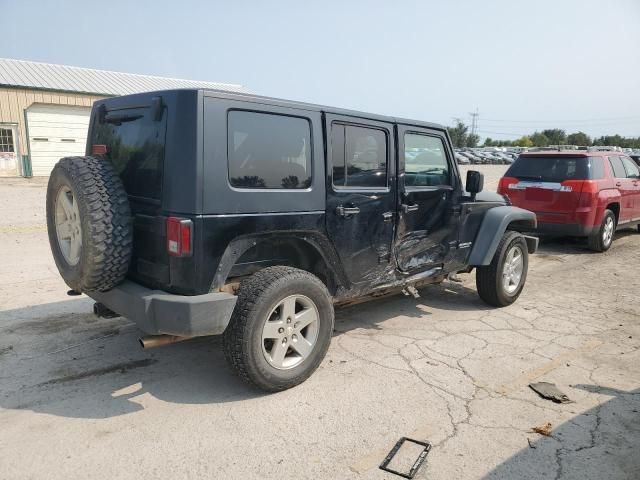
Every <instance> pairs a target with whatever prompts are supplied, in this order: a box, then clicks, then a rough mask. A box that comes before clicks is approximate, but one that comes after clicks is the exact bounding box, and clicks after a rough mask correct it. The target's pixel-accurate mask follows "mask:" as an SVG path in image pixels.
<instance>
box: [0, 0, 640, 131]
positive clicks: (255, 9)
mask: <svg viewBox="0 0 640 480" xmlns="http://www.w3.org/2000/svg"><path fill="white" fill-rule="evenodd" d="M0 10H1V11H2V14H1V15H0V32H1V36H2V42H0V57H5V58H16V59H22V60H34V61H41V62H48V63H58V64H65V65H74V66H79V67H88V68H98V69H105V70H114V71H121V72H130V73H139V74H149V75H160V76H167V77H174V78H186V79H192V80H206V81H216V82H229V83H239V84H241V85H244V86H245V87H246V88H247V89H248V90H250V91H252V92H254V93H257V94H261V95H268V96H274V97H280V98H286V99H291V100H301V101H307V102H313V103H319V104H324V105H330V106H335V107H341V108H351V109H356V110H362V111H366V112H372V113H379V114H384V115H395V116H401V117H406V118H414V119H418V120H425V121H431V122H438V123H442V124H445V125H451V124H452V123H453V122H454V120H453V119H454V118H461V119H462V120H463V121H465V122H467V123H470V115H469V113H470V112H474V111H476V109H477V111H478V113H479V117H478V132H479V134H480V135H481V137H487V136H488V137H491V138H494V139H495V138H499V139H514V138H517V137H519V136H521V135H522V134H526V133H531V132H533V131H534V130H542V129H545V128H563V129H565V130H567V133H571V132H574V131H583V132H585V133H587V134H589V135H592V136H594V135H595V136H600V135H605V134H614V133H619V134H621V135H623V136H634V137H637V136H640V0H608V1H606V2H603V1H601V0H600V1H595V0H554V1H550V0H530V1H519V0H484V1H473V0H450V1H443V0H437V1H432V0H424V1H409V0H406V1H405V0H395V1H391V0H385V1H374V0H371V1H355V0H354V1H349V0H342V1H333V0H324V1H315V2H311V1H304V0H302V1H301V0H298V1H284V0H283V1H281V0H271V1H258V0H254V1H245V0H227V1H224V2H219V1H215V0H211V1H197V0H180V1H176V0H171V1H166V0H155V1H145V0H139V1H123V0H108V1H104V0H101V1H95V0H94V1H91V0H81V1H75V0H73V1H72V0H68V1H65V0H59V1H56V2H53V1H45V0H41V1H33V0H0Z"/></svg>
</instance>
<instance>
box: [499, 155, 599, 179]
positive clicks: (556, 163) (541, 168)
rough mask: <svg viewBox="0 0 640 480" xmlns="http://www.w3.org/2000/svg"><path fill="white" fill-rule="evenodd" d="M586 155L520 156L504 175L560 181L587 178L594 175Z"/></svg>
mask: <svg viewBox="0 0 640 480" xmlns="http://www.w3.org/2000/svg"><path fill="white" fill-rule="evenodd" d="M589 163H590V162H589V158H587V157H551V156H540V157H533V156H522V155H521V156H520V157H518V159H517V160H516V161H515V162H514V163H513V165H511V167H509V170H507V173H505V176H506V177H514V178H518V179H520V180H533V181H539V182H555V183H560V182H563V181H565V180H589V179H591V178H597V177H594V176H593V174H592V172H591V169H590V168H589Z"/></svg>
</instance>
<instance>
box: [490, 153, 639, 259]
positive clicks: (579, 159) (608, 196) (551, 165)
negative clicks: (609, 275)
mask: <svg viewBox="0 0 640 480" xmlns="http://www.w3.org/2000/svg"><path fill="white" fill-rule="evenodd" d="M498 193H501V194H503V195H506V196H508V197H509V199H510V200H511V203H513V204H514V205H516V206H518V207H521V208H525V209H527V210H531V211H533V212H535V213H536V215H537V217H538V227H537V232H538V233H541V234H552V235H566V236H578V237H587V238H588V239H589V247H590V248H591V249H593V250H596V251H598V252H604V251H605V250H608V249H609V247H610V246H611V240H612V239H613V233H614V232H615V230H616V228H618V227H632V226H634V225H638V230H639V231H640V170H639V169H638V166H637V165H636V164H635V163H634V162H633V161H632V160H631V159H630V158H629V157H628V156H626V155H624V154H622V153H619V152H589V151H586V150H585V151H575V150H574V151H555V152H552V151H544V152H527V153H523V154H521V155H520V156H519V157H518V159H517V160H516V161H515V162H514V163H513V165H511V167H509V169H508V170H507V173H505V176H504V177H503V178H501V179H500V184H499V186H498Z"/></svg>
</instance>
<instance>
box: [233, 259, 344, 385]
mask: <svg viewBox="0 0 640 480" xmlns="http://www.w3.org/2000/svg"><path fill="white" fill-rule="evenodd" d="M333 322H334V313H333V303H332V302H331V297H330V295H329V292H328V291H327V288H326V287H325V285H324V284H323V283H322V282H321V281H320V280H319V279H318V278H317V277H315V276H314V275H312V274H310V273H309V272H305V271H303V270H298V269H296V268H291V267H269V268H265V269H263V270H260V271H259V272H257V273H255V274H253V275H252V276H251V277H249V278H248V279H246V280H244V281H243V282H242V283H241V285H240V289H239V291H238V302H237V304H236V307H235V309H234V312H233V316H232V318H231V322H230V323H229V326H228V327H227V329H226V330H225V332H224V336H223V345H224V353H225V357H226V359H227V361H228V362H229V364H230V365H231V367H232V368H233V369H234V370H235V372H236V373H237V374H238V375H239V376H240V377H241V378H242V379H243V380H245V381H247V382H249V383H252V384H253V385H255V386H257V387H258V388H261V389H263V390H266V391H269V392H277V391H280V390H285V389H287V388H291V387H293V386H295V385H298V384H299V383H302V382H303V381H305V380H306V379H307V378H308V377H309V376H310V375H311V374H312V373H313V372H314V371H315V370H316V369H317V368H318V366H319V365H320V362H322V359H323V358H324V356H325V354H326V353H327V349H328V348H329V343H330V342H331V335H332V332H333Z"/></svg>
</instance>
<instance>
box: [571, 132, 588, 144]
mask: <svg viewBox="0 0 640 480" xmlns="http://www.w3.org/2000/svg"><path fill="white" fill-rule="evenodd" d="M567 143H568V144H569V145H582V146H586V145H591V138H590V137H589V135H587V134H586V133H584V132H576V133H572V134H570V135H568V136H567Z"/></svg>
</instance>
